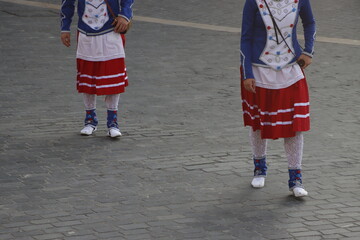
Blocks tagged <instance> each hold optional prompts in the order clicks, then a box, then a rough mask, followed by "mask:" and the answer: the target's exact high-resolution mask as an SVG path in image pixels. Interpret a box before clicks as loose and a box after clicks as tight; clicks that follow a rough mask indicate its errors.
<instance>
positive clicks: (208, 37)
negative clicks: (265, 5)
mask: <svg viewBox="0 0 360 240" xmlns="http://www.w3.org/2000/svg"><path fill="white" fill-rule="evenodd" d="M31 1H36V2H43V3H51V4H56V5H57V6H58V5H59V1H55V0H31ZM243 3H244V0H241V1H235V0H229V1H222V2H220V1H215V0H208V1H193V0H184V1H165V0H159V1H156V2H155V1H154V0H148V1H137V2H136V3H135V5H134V10H135V13H136V15H137V16H147V17H154V18H160V19H165V20H178V21H186V22H194V23H203V24H212V25H217V26H229V27H234V28H239V27H240V24H241V11H240V9H241V7H242V4H243ZM335 4H336V6H337V8H333V7H329V6H333V5H335ZM359 4H360V2H359V1H358V0H348V2H347V4H342V5H341V4H338V2H337V1H335V0H327V1H312V5H313V9H314V11H315V12H316V19H317V21H318V29H319V31H318V32H319V35H321V36H323V37H334V38H352V39H357V40H360V39H359V35H358V31H357V30H358V24H357V21H355V19H356V16H357V14H358V13H357V10H358V9H359V8H360V5H359ZM349 6H350V7H349ZM179 9H180V10H179ZM344 12H346V14H343V13H344ZM224 14H226V17H224ZM329 16H331V17H329ZM0 20H1V23H2V24H1V25H0V31H1V35H0V49H1V55H0V81H1V88H0V122H1V125H0V193H1V195H0V239H1V240H25V239H26V240H42V239H56V240H81V239H84V240H92V239H94V240H99V239H100V240H112V239H113V240H114V239H116V240H123V239H124V240H131V239H133V240H138V239H141V240H147V239H149V240H153V239H156V240H173V239H174V240H178V239H179V240H185V239H191V240H196V239H201V240H203V239H206V240H212V239H213V240H232V239H234V240H251V239H254V240H262V239H273V240H279V239H286V240H310V239H311V240H317V239H339V240H343V239H356V240H358V239H359V237H360V203H359V202H360V193H359V191H356V186H359V183H360V181H359V177H358V175H359V174H358V173H359V171H360V163H359V161H358V159H359V157H360V149H359V147H358V146H359V140H358V139H359V135H358V133H359V132H360V125H359V119H360V112H359V111H356V107H357V106H359V105H360V99H359V90H358V89H359V87H360V85H359V81H358V78H359V77H358V75H359V74H358V65H357V64H356V63H358V62H359V59H358V56H359V55H360V52H359V47H358V46H355V45H343V44H335V43H324V42H318V43H317V45H316V55H315V57H314V64H313V65H312V66H310V67H309V68H308V69H307V71H306V74H307V77H308V84H309V87H310V94H311V99H312V103H311V104H312V106H311V109H312V113H311V114H312V115H311V116H312V130H311V131H310V132H308V133H306V134H305V151H304V161H303V163H304V164H303V169H304V183H305V186H306V188H307V189H308V190H309V194H310V195H309V197H307V198H306V199H303V200H298V199H295V198H293V197H292V196H291V195H290V192H289V191H288V189H287V177H288V176H287V169H286V160H285V159H286V157H285V154H284V151H283V146H282V140H277V141H270V142H269V149H268V159H269V176H268V177H267V182H266V187H265V188H264V189H252V188H251V187H250V184H249V182H250V180H251V178H252V171H253V168H252V160H251V152H250V147H249V143H248V140H247V135H248V130H247V129H245V128H243V127H242V122H241V103H240V99H239V81H238V78H239V70H238V66H239V53H238V51H239V34H234V33H228V32H220V31H213V30H204V29H197V28H190V27H180V26H172V25H168V24H156V23H150V22H144V21H137V20H135V21H134V27H133V29H132V30H131V31H130V32H129V34H128V35H127V40H128V41H127V47H126V51H127V68H128V71H129V79H130V86H129V88H128V89H127V92H126V93H125V94H123V95H122V100H121V104H120V109H119V112H120V113H121V116H120V118H119V119H120V120H121V123H120V126H121V128H122V132H123V134H124V136H123V137H122V138H121V139H118V140H115V141H112V140H111V139H108V138H107V137H106V136H105V134H106V128H105V117H104V116H105V114H106V109H105V106H104V104H103V102H102V98H101V97H99V99H98V100H99V102H98V116H99V121H100V124H99V129H98V131H97V132H96V134H95V135H94V136H91V137H82V136H80V135H79V134H78V131H79V130H80V128H81V125H82V121H83V117H84V116H83V107H82V99H81V96H79V95H78V94H76V90H74V85H75V80H74V78H75V76H76V70H75V45H76V44H75V42H76V38H75V36H76V31H75V27H74V28H73V32H72V42H73V44H72V45H73V46H72V47H71V48H69V49H67V48H64V47H63V46H61V44H60V41H59V29H58V26H59V17H58V10H57V9H54V8H39V7H33V6H27V5H23V4H15V3H14V2H4V1H1V0H0ZM344 26H345V27H344Z"/></svg>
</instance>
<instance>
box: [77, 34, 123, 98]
mask: <svg viewBox="0 0 360 240" xmlns="http://www.w3.org/2000/svg"><path fill="white" fill-rule="evenodd" d="M80 34H81V33H80ZM80 37H81V38H80ZM80 37H79V42H78V50H77V51H78V52H77V59H76V62H77V83H76V88H77V90H78V92H79V93H88V94H96V95H112V94H119V93H122V92H124V91H125V87H126V86H128V77H127V73H126V67H125V58H124V57H125V54H124V49H123V48H124V43H125V38H124V36H123V35H122V36H121V37H120V35H119V34H117V35H115V34H114V33H108V34H106V35H101V36H97V37H88V36H84V35H82V36H80ZM96 38H97V39H96ZM114 50H115V51H114ZM114 52H115V53H116V54H114ZM99 53H100V54H99Z"/></svg>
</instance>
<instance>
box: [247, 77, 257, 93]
mask: <svg viewBox="0 0 360 240" xmlns="http://www.w3.org/2000/svg"><path fill="white" fill-rule="evenodd" d="M244 87H245V89H246V90H247V91H249V92H252V93H256V91H255V88H256V84H255V79H254V78H248V79H245V80H244Z"/></svg>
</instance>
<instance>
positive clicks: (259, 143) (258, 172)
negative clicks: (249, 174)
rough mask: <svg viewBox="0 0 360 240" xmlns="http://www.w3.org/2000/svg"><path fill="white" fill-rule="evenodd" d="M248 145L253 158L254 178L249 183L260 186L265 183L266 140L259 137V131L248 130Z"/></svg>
mask: <svg viewBox="0 0 360 240" xmlns="http://www.w3.org/2000/svg"><path fill="white" fill-rule="evenodd" d="M249 138H250V145H251V149H252V153H253V160H254V165H255V169H254V178H253V180H252V181H251V185H252V186H253V187H254V188H262V187H264V185H265V177H266V171H267V165H266V148H267V140H266V139H262V138H261V131H260V130H256V131H253V130H252V129H250V131H249Z"/></svg>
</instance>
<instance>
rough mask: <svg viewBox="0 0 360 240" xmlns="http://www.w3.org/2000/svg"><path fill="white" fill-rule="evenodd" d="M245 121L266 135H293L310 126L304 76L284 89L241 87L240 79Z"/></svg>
mask: <svg viewBox="0 0 360 240" xmlns="http://www.w3.org/2000/svg"><path fill="white" fill-rule="evenodd" d="M241 97H242V100H243V103H242V107H243V118H244V125H245V126H251V127H252V129H253V130H254V131H255V130H261V137H262V138H268V139H277V138H287V137H294V136H295V134H296V132H299V131H308V130H310V118H309V113H310V108H309V92H308V86H307V83H306V79H305V78H304V79H301V80H299V81H298V82H296V83H294V84H293V85H291V86H289V87H287V88H283V89H266V88H261V87H256V93H255V94H254V93H251V92H249V91H247V90H246V89H245V88H244V84H243V81H241Z"/></svg>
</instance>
